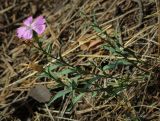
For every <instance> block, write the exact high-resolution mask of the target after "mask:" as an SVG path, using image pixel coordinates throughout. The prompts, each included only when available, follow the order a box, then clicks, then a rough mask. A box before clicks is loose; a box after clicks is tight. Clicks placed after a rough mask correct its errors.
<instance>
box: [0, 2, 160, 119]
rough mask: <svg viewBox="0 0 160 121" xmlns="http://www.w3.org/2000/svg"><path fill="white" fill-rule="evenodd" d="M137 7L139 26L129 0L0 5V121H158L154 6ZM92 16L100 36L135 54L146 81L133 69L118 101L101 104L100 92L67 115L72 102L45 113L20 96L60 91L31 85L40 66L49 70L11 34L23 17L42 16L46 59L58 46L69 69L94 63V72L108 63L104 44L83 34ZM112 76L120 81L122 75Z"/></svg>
mask: <svg viewBox="0 0 160 121" xmlns="http://www.w3.org/2000/svg"><path fill="white" fill-rule="evenodd" d="M142 4H143V21H140V20H139V19H140V18H141V15H142V14H141V13H140V11H139V9H140V8H139V5H138V4H137V3H136V2H135V1H132V0H64V1H60V2H59V1H58V0H41V2H40V1H38V0H21V1H18V0H12V1H10V0H5V2H3V4H1V5H0V40H1V41H0V78H1V79H0V120H2V121H7V120H8V121H10V120H15V121H18V120H20V119H21V116H22V117H23V118H22V119H21V120H24V121H25V120H26V119H27V118H28V119H29V120H31V121H43V120H45V121H50V120H51V121H129V120H133V121H134V120H135V121H136V120H140V121H159V120H160V82H159V80H160V72H159V71H160V56H159V51H160V50H159V48H160V37H159V35H160V19H159V16H160V15H159V14H160V13H159V11H160V4H159V0H142ZM81 12H83V13H85V15H86V16H85V17H84V16H83V15H82V16H81V15H80V13H81ZM94 12H95V16H96V18H97V21H98V23H99V26H100V27H102V28H103V30H104V31H106V32H107V33H109V35H111V36H113V35H114V33H115V32H116V31H118V32H119V33H120V36H119V38H120V40H121V44H123V45H124V47H125V48H131V49H132V50H133V51H134V52H135V53H139V54H140V55H141V60H143V61H145V62H146V64H147V65H146V66H144V65H139V66H140V68H141V69H144V70H146V71H148V72H150V73H149V74H148V75H147V76H148V77H147V78H146V77H140V76H139V74H140V73H142V71H141V70H138V69H137V70H134V71H132V73H130V74H131V75H130V77H132V78H131V80H132V83H133V84H132V85H131V86H130V87H128V88H127V89H125V90H123V92H122V93H121V94H120V95H118V96H114V97H110V98H107V99H104V98H103V94H104V93H105V92H103V93H101V94H99V95H97V96H96V97H92V96H91V94H90V93H87V94H85V95H84V96H83V98H82V100H80V101H79V102H78V103H77V105H76V106H75V108H74V109H73V110H72V111H70V112H68V111H67V107H68V105H69V101H70V98H71V97H67V99H65V100H63V101H61V100H58V101H57V102H55V103H54V104H53V105H52V106H50V107H48V106H47V105H46V104H45V105H44V104H39V103H37V102H35V101H33V100H32V99H30V98H28V97H27V92H28V91H29V90H30V88H31V87H33V86H34V85H36V84H45V85H47V86H48V87H50V88H52V89H55V92H53V95H54V94H55V93H56V92H57V90H60V89H57V88H56V85H57V84H56V83H55V82H54V81H53V80H45V81H44V82H42V81H40V80H38V79H37V78H36V77H37V76H36V75H37V74H38V73H39V72H38V71H39V69H38V71H37V68H39V65H41V66H44V67H45V66H46V65H48V64H50V63H46V61H45V57H44V56H43V55H42V53H40V52H38V51H36V50H34V49H33V48H31V46H30V43H27V44H24V42H22V41H21V40H19V39H18V38H17V37H16V35H15V29H16V28H17V27H18V26H19V25H20V24H21V22H22V20H23V19H24V18H26V17H27V16H30V15H34V16H37V15H40V14H42V15H44V16H45V17H46V19H47V30H46V33H45V34H44V35H45V36H46V43H47V42H52V43H53V48H54V49H53V55H55V56H56V55H57V54H58V52H57V50H59V49H60V47H61V46H62V47H63V48H62V56H63V57H64V58H65V59H68V61H69V62H70V63H72V64H74V65H85V63H86V62H87V60H94V61H95V62H96V64H97V65H100V64H101V63H103V62H104V60H107V59H109V60H114V59H115V57H114V56H113V55H109V54H106V52H104V51H102V50H101V49H100V45H102V44H103V43H104V42H103V41H102V40H100V38H99V37H97V34H96V32H94V30H93V29H92V28H91V27H89V24H90V23H91V21H92V18H93V15H94V14H93V13H94ZM140 24H141V26H140ZM116 58H117V57H116ZM119 58H121V57H119ZM129 59H131V60H134V59H135V58H129ZM54 61H55V60H52V62H54ZM36 63H38V64H36ZM90 71H93V68H91V70H90ZM115 75H118V76H123V69H122V70H119V71H117V73H116V74H115ZM86 78H87V77H86ZM88 78H89V77H88ZM106 82H107V80H100V82H99V84H100V85H102V86H104V87H105V86H106ZM26 110H27V111H29V112H30V114H29V113H28V112H26ZM24 114H25V115H24ZM28 114H29V115H28ZM135 117H138V118H137V119H135Z"/></svg>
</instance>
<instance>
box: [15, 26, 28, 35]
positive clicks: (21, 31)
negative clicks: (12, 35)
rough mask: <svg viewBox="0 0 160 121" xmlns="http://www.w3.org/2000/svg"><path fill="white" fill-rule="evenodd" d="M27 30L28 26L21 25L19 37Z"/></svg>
mask: <svg viewBox="0 0 160 121" xmlns="http://www.w3.org/2000/svg"><path fill="white" fill-rule="evenodd" d="M26 30H27V27H25V26H22V27H19V28H18V29H17V31H16V32H17V36H18V37H19V38H22V37H23V34H24V33H25V31H26Z"/></svg>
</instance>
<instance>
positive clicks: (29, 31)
mask: <svg viewBox="0 0 160 121" xmlns="http://www.w3.org/2000/svg"><path fill="white" fill-rule="evenodd" d="M32 37H33V31H32V29H29V28H28V29H27V30H26V31H25V32H24V34H23V35H22V38H23V39H32Z"/></svg>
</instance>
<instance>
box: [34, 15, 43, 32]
mask: <svg viewBox="0 0 160 121" xmlns="http://www.w3.org/2000/svg"><path fill="white" fill-rule="evenodd" d="M31 28H32V29H33V30H34V31H35V32H37V34H42V33H43V32H44V30H45V28H46V25H45V19H44V17H43V16H39V17H37V18H36V19H35V20H34V21H33V23H32V25H31Z"/></svg>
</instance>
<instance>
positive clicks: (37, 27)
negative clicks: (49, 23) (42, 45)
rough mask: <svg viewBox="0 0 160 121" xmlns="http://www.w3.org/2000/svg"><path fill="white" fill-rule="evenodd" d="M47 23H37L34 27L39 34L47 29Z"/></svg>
mask: <svg viewBox="0 0 160 121" xmlns="http://www.w3.org/2000/svg"><path fill="white" fill-rule="evenodd" d="M45 28H46V25H45V24H44V25H35V26H34V27H33V28H32V29H33V30H34V31H35V32H37V34H38V35H40V34H42V33H43V32H44V31H45Z"/></svg>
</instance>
